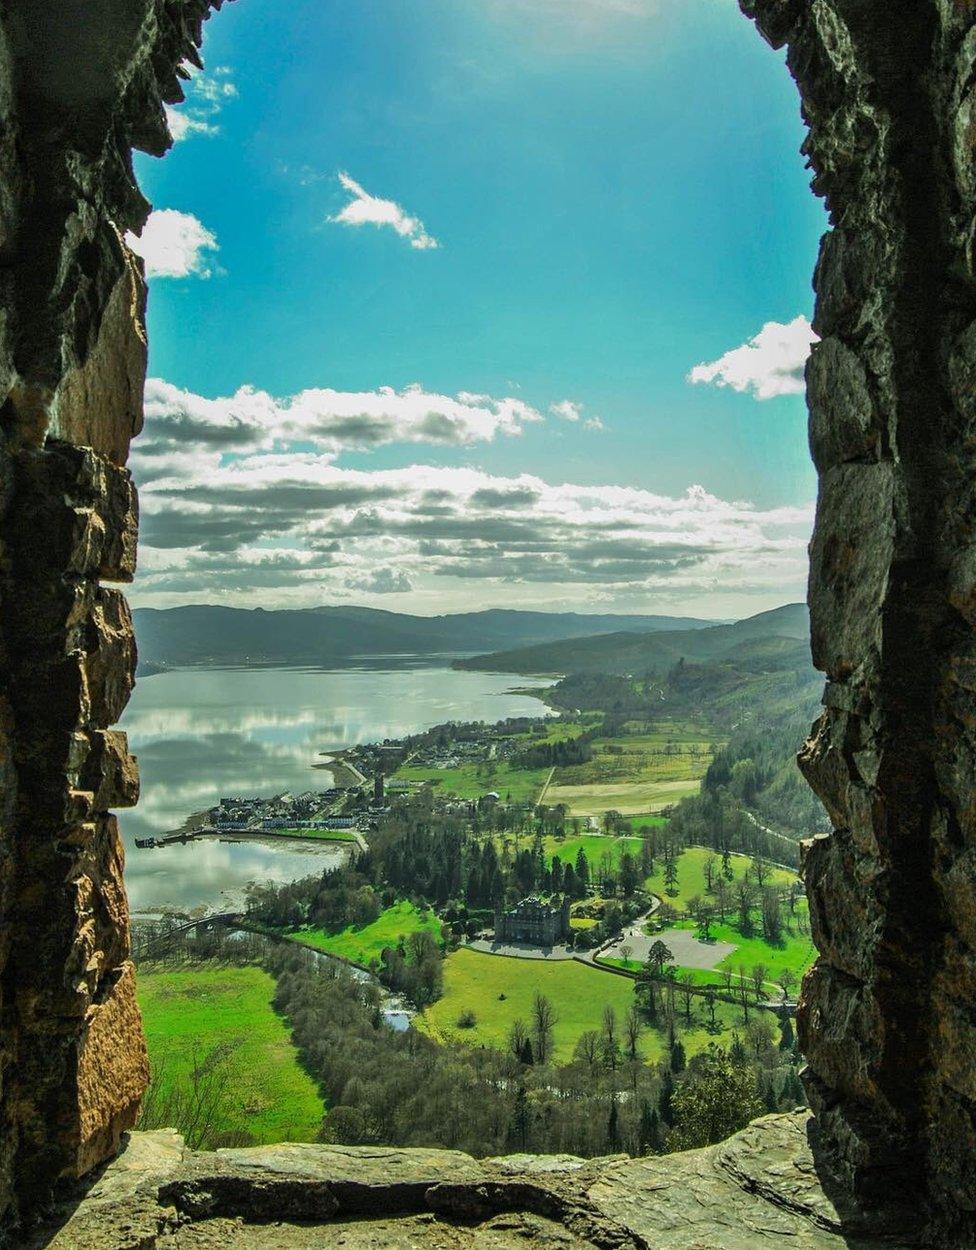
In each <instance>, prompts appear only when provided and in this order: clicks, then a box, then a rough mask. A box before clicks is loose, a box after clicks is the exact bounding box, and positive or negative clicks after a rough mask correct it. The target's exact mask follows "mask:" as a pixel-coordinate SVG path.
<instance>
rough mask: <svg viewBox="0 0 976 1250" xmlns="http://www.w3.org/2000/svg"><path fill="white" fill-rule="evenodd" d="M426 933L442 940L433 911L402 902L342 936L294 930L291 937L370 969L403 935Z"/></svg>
mask: <svg viewBox="0 0 976 1250" xmlns="http://www.w3.org/2000/svg"><path fill="white" fill-rule="evenodd" d="M424 929H426V930H427V932H428V933H432V934H433V935H434V937H435V938H438V939H439V938H440V933H441V924H440V921H439V920H438V919H437V917H436V916H435V915H434V913H433V912H432V911H427V912H421V911H418V909H417V908H416V907H415V906H414V905H413V903H408V902H405V901H402V900H401V901H400V902H399V903H394V904H393V906H392V907H388V908H387V909H386V911H384V912H382V913H381V914H380V915H379V916H378V917H377V918H376V919H375V920H374V921H373V922H372V924H367V925H362V926H361V927H360V928H356V927H355V926H354V925H349V926H348V927H347V928H345V929H342V930H341V931H340V932H339V933H326V932H325V931H324V930H323V929H294V930H292V932H290V933H289V934H288V935H287V936H288V937H289V938H290V939H291V940H292V941H293V942H298V943H299V944H300V945H301V946H311V947H313V948H314V949H315V950H318V951H326V952H327V953H328V954H330V955H338V956H339V957H340V958H342V959H351V960H352V962H353V963H357V964H364V965H366V966H368V965H369V963H370V962H371V960H374V959H376V960H379V957H380V955H381V954H382V953H383V950H384V948H385V947H387V946H396V944H397V939H398V938H399V937H400V936H401V935H402V936H403V937H409V936H410V934H411V933H417V932H420V931H421V930H424Z"/></svg>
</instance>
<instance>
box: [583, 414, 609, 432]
mask: <svg viewBox="0 0 976 1250" xmlns="http://www.w3.org/2000/svg"><path fill="white" fill-rule="evenodd" d="M606 428H607V427H606V426H605V425H604V424H603V422H602V421H601V420H600V418H599V417H587V418H586V420H585V421H584V422H583V429H584V430H597V431H599V430H605V429H606Z"/></svg>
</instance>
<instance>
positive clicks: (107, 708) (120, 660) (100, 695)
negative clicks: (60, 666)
mask: <svg viewBox="0 0 976 1250" xmlns="http://www.w3.org/2000/svg"><path fill="white" fill-rule="evenodd" d="M86 626H87V627H86V631H85V632H86V637H85V639H84V647H85V651H84V657H83V663H84V673H85V687H86V694H87V703H88V709H89V710H88V720H89V722H90V724H91V725H92V726H93V727H95V728H108V727H109V726H110V725H114V724H115V722H116V721H117V720H118V719H119V717H120V716H121V715H122V713H123V711H124V710H125V705H126V704H127V703H128V701H129V695H130V694H131V693H132V687H133V685H134V684H135V673H136V644H135V636H134V634H133V630H132V616H131V614H130V612H129V605H128V604H127V603H126V601H125V597H124V595H122V594H121V593H120V592H119V591H117V590H110V589H108V588H106V587H100V588H99V589H98V591H97V592H96V596H95V605H94V609H93V611H92V613H91V615H90V617H89V618H88V621H87V622H86Z"/></svg>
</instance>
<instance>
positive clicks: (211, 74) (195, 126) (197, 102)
mask: <svg viewBox="0 0 976 1250" xmlns="http://www.w3.org/2000/svg"><path fill="white" fill-rule="evenodd" d="M236 96H237V88H236V87H235V86H234V82H233V79H232V78H231V71H230V69H228V67H227V66H226V65H218V66H217V67H216V68H215V69H212V70H208V71H207V73H196V74H194V75H193V77H192V78H191V79H190V81H189V84H188V85H187V87H186V99H185V100H184V102H183V103H182V104H180V105H178V106H173V105H166V121H167V122H168V124H169V130H170V134H171V135H172V136H173V142H174V143H180V142H181V141H182V140H183V139H188V138H190V137H191V136H192V135H215V134H219V133H220V126H219V125H218V124H217V120H216V119H217V116H218V114H219V113H220V111H221V109H222V108H223V107H224V105H225V104H226V103H227V101H228V100H233V99H235V98H236Z"/></svg>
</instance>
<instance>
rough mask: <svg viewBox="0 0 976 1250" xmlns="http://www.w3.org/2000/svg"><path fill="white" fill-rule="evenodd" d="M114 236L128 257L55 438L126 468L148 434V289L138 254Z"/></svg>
mask: <svg viewBox="0 0 976 1250" xmlns="http://www.w3.org/2000/svg"><path fill="white" fill-rule="evenodd" d="M107 228H108V229H109V230H110V231H113V232H114V238H115V244H116V246H117V248H118V250H119V253H120V256H122V257H123V263H122V266H121V272H120V274H119V277H118V280H117V282H116V283H115V286H114V287H113V289H112V292H111V294H110V295H109V297H108V302H107V304H106V306H105V310H104V313H103V314H102V319H101V325H100V327H99V330H98V336H97V339H96V341H95V345H94V347H93V349H92V350H91V351H90V352H89V354H88V356H87V358H86V359H85V361H84V363H82V364H80V365H79V366H78V367H77V368H75V369H72V370H71V371H70V372H69V373H67V374H66V375H65V377H64V378H63V380H62V382H61V385H60V387H59V388H58V391H57V395H56V397H55V401H54V406H53V419H52V422H51V428H50V432H51V434H52V435H53V436H54V437H56V438H60V439H63V440H65V441H66V442H68V443H74V444H76V445H77V446H79V447H92V448H94V450H95V451H97V452H99V453H101V454H102V455H104V456H107V457H108V458H109V459H110V460H112V461H114V462H115V463H116V464H125V462H126V459H127V458H128V455H129V442H130V440H131V439H132V437H133V436H134V435H135V434H138V433H139V431H140V430H141V429H142V392H143V387H144V386H145V381H146V354H147V341H146V329H145V310H146V284H145V280H144V278H143V276H142V274H141V272H140V271H139V268H138V265H137V263H136V261H135V258H134V257H133V255H132V253H131V252H130V251H129V249H128V248H127V247H126V246H125V244H124V243H123V242H122V239H121V237H120V236H119V234H118V231H116V230H114V227H112V226H111V225H110V224H108V225H107Z"/></svg>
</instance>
